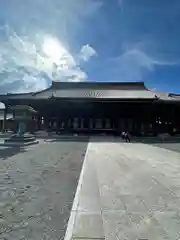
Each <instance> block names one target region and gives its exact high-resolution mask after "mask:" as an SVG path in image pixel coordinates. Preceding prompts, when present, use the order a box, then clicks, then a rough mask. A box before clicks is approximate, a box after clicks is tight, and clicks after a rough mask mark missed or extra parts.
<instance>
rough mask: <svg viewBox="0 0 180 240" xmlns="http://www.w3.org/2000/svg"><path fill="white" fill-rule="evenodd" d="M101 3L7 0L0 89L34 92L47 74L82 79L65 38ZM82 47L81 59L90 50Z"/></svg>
mask: <svg viewBox="0 0 180 240" xmlns="http://www.w3.org/2000/svg"><path fill="white" fill-rule="evenodd" d="M18 2H19V4H18ZM101 6H102V3H101V2H100V1H94V0H76V1H74V0H66V1H64V0H52V1H47V2H46V3H44V1H43V0H31V1H28V2H22V1H21V0H17V1H16V4H14V5H13V2H12V1H11V4H10V3H9V2H8V3H7V12H6V19H7V20H8V24H6V25H5V26H0V77H1V79H0V92H1V93H2V92H7V91H8V92H30V91H38V90H41V89H44V88H46V87H47V84H48V82H50V79H52V76H53V78H56V80H59V81H84V80H86V79H87V75H86V73H85V72H84V71H82V69H81V67H80V62H79V53H77V54H75V55H74V56H73V55H72V54H71V53H70V47H69V46H68V39H69V38H70V39H71V34H72V33H73V32H76V33H77V31H78V30H79V29H80V28H81V27H82V26H83V25H84V23H85V21H86V20H87V19H88V18H90V17H92V16H93V15H94V14H96V13H97V11H98V10H99V9H100V8H101ZM9 26H11V27H9ZM12 29H17V31H15V30H12ZM17 32H18V33H19V34H17ZM48 39H49V40H48ZM54 40H55V41H56V42H55V41H54ZM44 41H46V43H45V45H44ZM53 41H54V42H53ZM71 41H72V39H71ZM53 43H57V44H53ZM43 46H44V49H43ZM58 46H59V47H58ZM82 50H83V51H82V56H83V59H84V60H85V61H87V60H88V59H89V58H90V57H91V56H92V55H93V54H94V53H93V48H91V47H90V46H89V45H86V46H84V47H82ZM83 54H84V55H83ZM54 63H55V65H54ZM55 66H56V67H55Z"/></svg>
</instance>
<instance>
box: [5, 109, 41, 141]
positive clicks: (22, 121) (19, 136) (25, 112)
mask: <svg viewBox="0 0 180 240" xmlns="http://www.w3.org/2000/svg"><path fill="white" fill-rule="evenodd" d="M10 110H11V111H13V113H14V120H15V121H16V122H17V123H18V129H17V132H16V133H15V134H13V135H12V136H11V137H10V138H8V139H6V140H5V144H6V145H30V144H35V143H38V141H36V138H35V136H34V135H33V134H30V133H28V132H27V125H28V124H29V122H31V121H32V118H33V116H34V115H35V114H36V113H37V112H36V111H35V110H34V109H33V108H32V107H30V106H28V105H16V106H12V107H10Z"/></svg>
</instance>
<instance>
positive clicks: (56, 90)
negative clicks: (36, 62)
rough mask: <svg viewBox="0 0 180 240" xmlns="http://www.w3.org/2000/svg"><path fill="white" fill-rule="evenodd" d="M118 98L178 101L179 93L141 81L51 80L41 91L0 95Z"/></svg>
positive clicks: (17, 97)
mask: <svg viewBox="0 0 180 240" xmlns="http://www.w3.org/2000/svg"><path fill="white" fill-rule="evenodd" d="M52 97H55V98H63V99H112V100H115V99H117V100H118V99H119V100H157V101H158V100H160V101H178V102H180V95H178V94H168V93H160V92H159V93H158V92H155V91H153V90H149V89H147V88H146V87H145V85H144V83H143V82H120V83H118V82H114V83H112V82H78V83H75V82H53V83H52V85H51V87H50V88H48V89H45V90H43V91H39V92H35V93H24V94H6V95H3V96H2V95H1V96H0V100H1V101H3V100H5V99H22V100H23V99H29V100H30V99H50V98H52Z"/></svg>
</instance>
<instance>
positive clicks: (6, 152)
mask: <svg viewBox="0 0 180 240" xmlns="http://www.w3.org/2000/svg"><path fill="white" fill-rule="evenodd" d="M26 151H27V150H26V149H25V148H23V147H19V146H14V147H3V148H1V149H0V158H2V159H3V160H6V159H7V158H9V157H12V156H14V155H16V154H18V153H20V152H22V153H23V152H26Z"/></svg>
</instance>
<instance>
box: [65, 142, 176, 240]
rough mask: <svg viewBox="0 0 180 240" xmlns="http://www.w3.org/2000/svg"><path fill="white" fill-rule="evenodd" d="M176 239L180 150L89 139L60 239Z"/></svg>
mask: <svg viewBox="0 0 180 240" xmlns="http://www.w3.org/2000/svg"><path fill="white" fill-rule="evenodd" d="M71 237H73V239H76V240H77V239H86V238H87V239H107V240H117V239H120V240H121V239H122V240H139V239H148V240H164V239H168V240H172V239H180V153H178V152H175V151H169V150H167V149H164V148H159V147H155V146H152V145H148V144H142V143H130V144H129V143H120V142H115V141H113V140H112V141H109V142H105V141H104V142H103V141H99V142H98V141H93V140H92V141H91V142H90V143H89V145H88V151H87V155H86V158H85V160H84V165H83V171H82V174H81V178H80V184H79V186H78V189H77V193H76V197H75V200H74V204H73V208H72V212H71V217H70V220H69V224H68V229H67V232H66V238H65V240H70V239H71Z"/></svg>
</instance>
